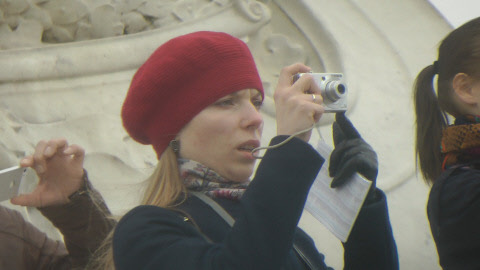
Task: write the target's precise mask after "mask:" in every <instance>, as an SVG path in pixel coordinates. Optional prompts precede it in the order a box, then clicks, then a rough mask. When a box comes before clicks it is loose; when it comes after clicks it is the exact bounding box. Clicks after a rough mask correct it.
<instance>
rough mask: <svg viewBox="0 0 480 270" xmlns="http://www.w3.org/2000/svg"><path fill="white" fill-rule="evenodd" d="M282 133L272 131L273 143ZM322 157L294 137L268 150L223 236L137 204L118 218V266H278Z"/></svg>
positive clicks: (200, 268) (214, 267)
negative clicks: (214, 238)
mask: <svg viewBox="0 0 480 270" xmlns="http://www.w3.org/2000/svg"><path fill="white" fill-rule="evenodd" d="M284 139H285V137H284V136H280V137H276V138H274V139H273V140H272V144H276V143H278V142H280V141H283V140H284ZM323 162H324V159H323V158H322V157H320V156H319V155H318V153H317V152H316V151H315V150H314V149H313V148H312V147H311V146H310V145H309V144H307V143H305V142H303V141H301V140H299V139H297V138H294V139H292V140H291V141H290V142H288V143H287V144H285V145H283V146H281V147H278V148H275V149H271V150H268V151H267V152H266V154H265V156H264V158H263V160H262V162H261V163H260V164H259V167H258V169H257V172H256V176H255V178H254V179H253V180H252V182H251V183H250V186H249V187H248V189H247V191H246V192H245V194H244V195H243V197H242V200H241V204H242V207H241V209H242V210H241V213H240V215H239V216H238V217H237V219H236V222H235V224H234V226H233V227H232V229H231V231H230V233H229V234H228V235H227V237H226V238H225V240H224V241H223V242H221V243H217V244H213V243H209V242H207V241H205V239H204V238H203V237H202V236H201V235H200V233H199V231H198V230H196V229H195V227H193V226H191V225H190V224H188V223H187V222H184V221H183V219H182V218H181V217H179V216H178V214H176V213H175V212H173V211H169V210H166V209H162V208H158V207H153V206H140V207H137V208H135V209H134V210H132V211H131V212H129V213H128V214H127V215H125V216H124V217H123V218H122V219H121V220H120V222H119V223H118V225H117V227H116V230H115V234H114V238H113V250H114V261H115V266H116V268H117V269H119V270H121V269H184V270H188V269H198V270H202V269H262V270H265V269H275V270H277V269H280V268H281V267H282V265H283V264H284V263H285V258H287V257H288V254H289V252H290V249H291V247H292V241H293V236H294V232H295V229H296V226H297V223H298V220H299V219H300V216H301V214H302V211H303V207H304V204H305V200H306V197H307V194H308V190H309V189H310V186H311V184H312V183H313V181H314V179H315V177H316V175H317V173H318V171H319V169H320V167H321V166H322V164H323Z"/></svg>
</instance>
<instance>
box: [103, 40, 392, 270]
mask: <svg viewBox="0 0 480 270" xmlns="http://www.w3.org/2000/svg"><path fill="white" fill-rule="evenodd" d="M308 71H310V68H309V67H307V66H305V65H303V64H300V63H298V64H293V65H290V66H287V67H285V68H283V69H282V71H281V73H280V76H279V81H278V86H277V89H276V91H275V93H274V99H275V106H276V119H277V133H278V136H275V137H274V138H273V139H272V140H271V143H270V146H269V147H268V148H269V149H268V150H267V151H266V152H265V153H264V154H263V155H260V153H258V151H257V150H258V149H259V148H261V147H260V137H261V135H262V130H263V118H262V114H261V113H260V108H261V106H262V103H263V100H264V90H263V85H262V81H261V79H260V76H259V74H258V71H257V68H256V65H255V62H254V60H253V57H252V54H251V52H250V50H249V49H248V47H247V45H246V43H245V42H243V41H242V40H240V39H238V38H236V37H233V36H231V35H229V34H226V33H221V32H211V31H200V32H194V33H189V34H185V35H182V36H178V37H175V38H173V39H171V40H169V41H167V42H166V43H164V44H162V45H161V46H160V47H159V48H158V49H157V50H155V52H153V54H152V55H151V56H150V57H149V58H148V59H147V60H146V62H145V63H144V64H143V65H142V66H141V67H140V68H139V69H138V71H137V72H136V73H135V75H134V76H133V79H132V82H131V84H130V88H129V90H128V93H127V96H126V98H125V101H124V103H123V106H122V120H123V125H124V127H125V129H126V130H127V132H128V133H129V135H130V136H131V137H132V138H133V139H134V140H136V141H138V142H140V143H142V144H150V145H152V146H153V149H154V150H155V152H156V154H157V157H158V165H157V168H156V170H155V172H154V173H153V174H152V176H151V177H150V179H149V181H150V182H149V183H150V184H149V186H148V188H147V189H146V192H145V197H144V200H143V203H142V205H140V206H137V207H135V208H133V209H132V210H130V211H129V212H128V213H126V214H125V215H124V216H123V217H122V218H121V219H120V221H119V222H118V224H117V225H116V227H115V230H114V232H113V236H112V238H111V241H112V242H111V246H112V247H113V248H112V249H111V250H113V262H114V267H115V268H116V269H118V270H123V269H156V270H159V269H169V270H170V269H182V270H189V269H191V270H193V269H195V270H206V269H249V270H254V269H262V270H266V269H275V270H278V269H285V270H289V269H331V268H329V267H327V265H326V264H325V262H324V256H323V255H322V254H321V253H319V252H318V250H317V248H316V247H315V244H314V242H313V240H312V239H311V238H310V237H309V236H308V235H307V234H306V233H305V232H303V231H302V230H301V229H299V228H298V227H297V225H298V221H299V219H300V217H301V215H302V212H303V207H304V205H305V201H306V198H307V195H308V191H309V189H310V187H311V185H312V183H313V181H314V180H315V178H316V176H317V174H318V171H319V170H320V168H321V166H322V165H323V163H324V160H325V159H324V158H325V157H322V156H320V155H319V153H318V152H317V151H316V150H315V149H314V148H313V147H312V146H311V145H310V144H309V143H308V141H309V139H310V136H311V130H312V127H313V125H314V124H315V123H317V122H318V121H319V119H320V118H321V117H322V114H323V112H324V108H323V105H322V102H323V101H322V97H321V94H320V89H319V88H318V86H317V85H316V84H315V82H314V80H313V77H311V76H308V75H307V76H302V78H300V79H299V80H297V81H296V82H295V83H293V75H295V74H297V73H304V72H308ZM335 123H336V124H335V125H334V129H333V132H334V135H335V136H334V137H335V138H336V139H335V145H336V148H335V149H336V150H334V152H335V153H336V154H335V155H333V154H332V159H331V164H334V165H335V166H333V167H331V170H330V173H331V175H332V176H333V177H334V178H335V179H336V180H334V183H332V185H334V186H336V187H338V186H342V185H344V184H345V182H348V181H346V179H348V178H349V177H351V176H352V175H353V174H354V173H356V172H359V173H362V174H364V175H365V177H367V178H368V179H369V180H371V181H372V182H373V183H375V180H376V176H377V173H378V164H377V156H376V154H375V151H374V150H373V149H372V148H371V147H370V145H368V144H367V143H366V142H365V141H364V140H363V139H362V138H361V137H360V135H359V133H358V132H357V131H356V129H355V128H354V127H353V125H352V123H351V122H350V121H349V120H348V119H347V118H346V116H345V115H343V114H339V115H337V121H336V122H335ZM257 158H260V159H261V162H260V164H259V166H258V168H257V170H256V173H255V176H254V178H253V179H250V177H251V175H252V174H253V171H254V168H255V163H256V159H257ZM372 186H373V188H372V192H371V196H369V199H367V202H366V203H365V205H364V207H363V209H362V210H361V213H360V214H359V217H358V219H357V222H356V224H355V226H354V228H353V231H352V233H351V235H350V237H349V240H348V241H347V242H346V243H344V247H345V256H344V258H345V260H344V265H345V269H398V255H397V250H396V245H395V241H394V238H393V234H392V230H391V226H390V221H389V218H388V211H387V205H386V198H385V194H384V193H383V192H382V191H380V190H379V189H377V188H375V185H374V184H373V185H372ZM106 247H107V248H106V249H108V245H107V246H106ZM106 252H107V253H108V252H109V251H108V250H106ZM106 257H108V255H107V256H106Z"/></svg>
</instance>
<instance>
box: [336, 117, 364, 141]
mask: <svg viewBox="0 0 480 270" xmlns="http://www.w3.org/2000/svg"><path fill="white" fill-rule="evenodd" d="M335 122H336V123H338V126H339V127H340V129H341V130H342V131H343V134H344V135H345V137H346V138H347V139H357V138H361V137H362V136H360V133H358V131H357V129H356V128H355V127H354V126H353V124H352V122H350V120H349V119H348V118H347V116H345V113H343V112H342V113H336V114H335Z"/></svg>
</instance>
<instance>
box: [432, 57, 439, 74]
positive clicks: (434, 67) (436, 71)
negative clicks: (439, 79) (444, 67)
mask: <svg viewBox="0 0 480 270" xmlns="http://www.w3.org/2000/svg"><path fill="white" fill-rule="evenodd" d="M432 66H433V73H434V74H438V61H437V60H436V61H434V62H433V64H432Z"/></svg>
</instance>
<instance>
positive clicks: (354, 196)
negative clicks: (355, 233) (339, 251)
mask: <svg viewBox="0 0 480 270" xmlns="http://www.w3.org/2000/svg"><path fill="white" fill-rule="evenodd" d="M316 150H317V151H318V152H319V153H320V155H321V156H322V157H324V158H325V163H324V164H323V166H322V168H321V170H320V172H319V173H318V175H317V178H316V179H315V182H314V183H313V185H312V188H311V189H310V193H309V194H308V197H307V202H306V204H305V210H307V211H308V212H309V213H310V214H312V216H313V217H315V218H316V219H317V220H318V221H320V222H321V223H322V224H323V225H324V226H325V227H326V228H327V229H328V230H330V232H332V233H333V235H335V236H336V237H337V238H338V239H340V241H342V242H346V241H347V239H348V236H349V234H350V231H351V230H352V228H353V225H354V223H355V220H356V218H357V216H358V213H359V212H360V209H361V207H362V205H363V201H364V200H365V198H366V195H367V193H368V190H369V189H370V185H371V184H372V182H371V181H368V180H367V179H365V178H363V177H362V176H361V175H359V174H355V175H354V176H353V179H350V180H348V182H347V183H346V184H345V185H342V186H340V187H337V188H334V189H333V188H330V183H331V182H332V178H331V177H330V176H328V161H329V159H330V158H329V157H330V153H331V152H332V147H331V146H329V145H327V144H326V143H325V142H324V141H320V142H319V143H318V146H317V149H316Z"/></svg>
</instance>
